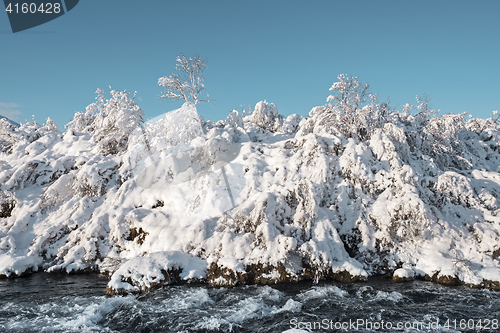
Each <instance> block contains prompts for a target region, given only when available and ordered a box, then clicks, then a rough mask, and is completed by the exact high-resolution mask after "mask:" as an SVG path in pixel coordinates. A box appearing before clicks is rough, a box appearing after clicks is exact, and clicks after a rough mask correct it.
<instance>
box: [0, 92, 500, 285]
mask: <svg viewBox="0 0 500 333" xmlns="http://www.w3.org/2000/svg"><path fill="white" fill-rule="evenodd" d="M112 95H113V96H112V98H111V99H109V100H106V99H105V98H104V95H103V94H102V93H100V94H99V96H98V100H97V101H96V103H94V104H92V105H90V106H89V107H88V108H87V111H86V112H85V113H77V114H76V115H75V118H74V120H73V121H72V122H70V123H69V124H68V125H67V129H66V130H64V131H60V130H58V129H57V127H56V126H55V124H54V123H53V122H52V121H51V120H50V119H49V120H48V121H47V124H45V125H44V126H41V125H39V124H37V123H35V122H29V123H26V124H22V125H21V126H20V127H19V128H16V127H13V126H12V125H11V124H9V123H7V122H6V121H4V120H1V119H0V148H1V149H0V150H1V152H0V156H1V159H0V184H1V185H0V275H1V276H4V277H13V276H21V275H23V274H28V273H31V272H36V271H39V270H45V271H49V272H68V273H70V272H82V271H97V272H101V273H104V274H109V275H110V283H109V287H108V291H109V292H110V293H116V292H137V291H141V290H147V289H149V288H151V287H152V286H155V285H161V284H168V283H173V282H176V281H181V280H187V281H204V282H207V283H210V284H212V285H221V286H232V285H236V284H243V283H277V282H289V281H298V280H301V279H314V280H320V279H336V280H339V281H349V282H350V281H358V280H363V279H366V278H367V277H369V276H371V275H375V274H391V275H392V274H393V272H394V271H396V272H397V273H396V274H395V275H394V278H395V280H408V279H412V278H413V277H426V278H427V279H431V280H434V281H437V282H441V283H447V284H457V283H465V284H469V285H479V286H485V287H491V288H498V286H500V283H499V281H500V263H499V259H498V257H499V255H500V242H499V236H500V214H499V213H500V210H499V202H498V200H499V197H500V173H499V166H500V159H499V158H500V154H499V150H498V148H499V144H500V141H499V139H500V137H499V135H498V129H499V125H498V124H497V122H496V119H495V118H490V119H470V120H467V121H466V120H465V119H464V118H463V116H462V115H451V114H450V115H444V116H440V117H435V116H432V115H430V116H429V115H428V114H425V112H424V113H423V112H420V113H417V114H412V112H409V111H407V110H404V111H401V112H392V113H389V114H386V115H384V116H383V117H382V116H381V115H377V113H376V112H375V111H376V110H375V109H373V105H372V109H371V114H372V115H375V116H376V117H377V118H376V122H371V123H370V122H368V121H366V120H367V119H368V120H370V119H372V120H373V119H374V118H366V117H365V118H362V119H361V123H362V124H364V127H363V128H362V130H360V128H359V125H357V129H356V131H355V132H352V131H351V132H349V131H350V130H349V129H348V128H347V127H346V128H342V127H341V126H340V125H341V124H342V121H344V120H345V119H343V118H339V117H341V115H342V114H341V113H339V112H337V111H338V109H336V108H335V107H330V108H328V107H317V108H314V109H313V110H312V111H311V113H310V115H309V117H301V116H297V115H292V116H289V117H287V118H285V117H283V116H281V115H279V114H278V111H277V108H276V107H275V106H274V105H272V104H269V103H267V102H259V103H258V104H257V105H256V107H255V110H254V112H253V113H251V114H243V115H241V114H239V113H238V112H236V111H233V112H232V113H231V114H230V115H229V116H228V117H227V119H225V120H221V121H219V122H217V123H213V122H210V121H208V122H205V121H203V120H202V119H201V118H200V117H198V115H197V112H196V109H195V108H194V107H193V106H192V105H189V104H185V105H184V106H183V107H182V108H181V109H179V110H177V111H176V112H174V113H171V114H167V115H166V116H165V117H163V118H162V119H158V120H156V121H152V122H148V123H144V122H143V120H142V115H143V113H142V111H141V110H140V108H139V107H138V106H137V105H136V104H135V102H134V101H133V98H131V97H130V96H129V94H128V93H126V92H112ZM368 107H369V106H368ZM362 110H364V109H362ZM374 110H375V111H374ZM417 111H418V110H417ZM361 114H362V113H361V112H359V111H358V116H360V115H361ZM363 119H364V120H365V121H364V123H363Z"/></svg>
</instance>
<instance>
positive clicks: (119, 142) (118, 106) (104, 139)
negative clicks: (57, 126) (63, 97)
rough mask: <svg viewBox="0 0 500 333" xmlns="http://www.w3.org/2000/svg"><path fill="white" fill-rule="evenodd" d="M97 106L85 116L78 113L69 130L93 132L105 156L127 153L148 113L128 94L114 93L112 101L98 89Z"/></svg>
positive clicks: (86, 112)
mask: <svg viewBox="0 0 500 333" xmlns="http://www.w3.org/2000/svg"><path fill="white" fill-rule="evenodd" d="M96 93H97V97H96V100H97V101H96V102H94V103H92V104H90V105H89V106H87V108H86V111H85V113H82V112H77V113H76V114H75V116H74V118H73V120H72V121H70V122H69V123H68V124H67V125H66V127H69V128H74V129H75V130H76V131H78V132H93V133H94V138H95V140H96V142H97V147H98V151H99V153H100V154H103V155H110V154H118V153H121V152H123V151H125V150H126V149H127V146H128V139H129V136H130V134H131V133H132V132H133V131H134V130H135V129H136V128H137V127H140V126H142V125H141V124H142V123H143V122H144V120H143V118H142V117H143V116H144V112H143V111H142V110H141V108H140V107H139V106H138V105H137V104H136V103H135V101H134V98H135V95H134V96H132V97H131V96H130V93H129V92H127V91H115V90H111V98H110V99H109V100H108V99H106V98H105V97H104V91H103V90H101V89H97V91H96Z"/></svg>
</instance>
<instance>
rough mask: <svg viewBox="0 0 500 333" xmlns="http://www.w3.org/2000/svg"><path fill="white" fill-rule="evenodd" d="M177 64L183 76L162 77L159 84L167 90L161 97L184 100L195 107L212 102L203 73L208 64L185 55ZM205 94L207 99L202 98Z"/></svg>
mask: <svg viewBox="0 0 500 333" xmlns="http://www.w3.org/2000/svg"><path fill="white" fill-rule="evenodd" d="M176 62H177V65H176V66H175V69H176V71H178V72H179V73H180V74H181V76H179V75H178V74H175V73H172V75H170V76H164V77H161V78H160V79H159V80H158V84H159V85H160V86H162V87H165V88H167V90H166V91H164V92H163V95H160V97H161V98H165V99H169V100H179V99H184V100H185V101H186V102H189V103H193V104H194V105H196V104H198V102H210V100H209V99H208V93H207V92H206V90H205V85H204V84H203V80H204V78H203V71H204V70H205V69H206V68H207V62H206V61H205V60H203V59H201V58H200V56H198V55H195V56H194V57H193V58H186V56H185V55H184V54H181V55H180V56H178V57H177V59H176ZM203 92H204V93H205V94H206V96H207V98H200V95H201V94H202V93H203Z"/></svg>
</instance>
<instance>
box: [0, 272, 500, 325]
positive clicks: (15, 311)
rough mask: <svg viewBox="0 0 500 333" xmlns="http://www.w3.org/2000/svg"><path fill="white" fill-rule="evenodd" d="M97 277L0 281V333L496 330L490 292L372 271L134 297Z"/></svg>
mask: <svg viewBox="0 0 500 333" xmlns="http://www.w3.org/2000/svg"><path fill="white" fill-rule="evenodd" d="M106 283H107V280H106V279H103V278H102V277H99V276H96V275H77V276H75V275H72V276H63V275H49V274H45V273H40V274H34V275H32V276H30V277H26V278H17V279H8V280H0V331H1V332H285V331H288V332H309V331H313V332H334V331H343V332H368V331H373V332H497V331H500V329H498V319H500V293H497V292H493V291H489V290H478V289H471V288H467V287H445V286H440V285H437V284H433V283H430V282H425V281H414V282H410V283H404V284H395V283H393V282H391V281H390V280H386V279H383V278H374V279H371V280H370V281H369V282H366V283H355V284H340V283H333V282H329V283H319V284H316V285H313V284H312V283H298V284H287V285H273V286H243V287H237V288H214V287H208V286H205V285H179V286H170V287H164V288H162V289H158V290H154V291H152V292H149V293H146V294H143V295H135V296H132V295H130V296H106V295H104V293H103V290H104V288H105V287H106ZM438 320H439V326H437V323H438V322H437V321H438ZM447 320H449V321H448V326H446V327H445V325H446V321H447ZM479 320H481V322H479ZM382 321H383V323H382ZM370 323H371V326H370ZM389 323H390V325H392V329H390V327H389ZM398 323H400V327H401V328H403V329H402V330H398V327H397V324H398ZM472 324H474V328H472ZM314 325H316V326H314ZM356 325H357V326H356ZM401 325H402V326H401ZM405 325H406V328H407V329H406V330H405V329H404V326H405ZM410 325H411V327H412V328H410ZM461 325H462V327H463V328H464V327H465V328H464V329H461V328H460V326H461ZM342 327H343V328H344V329H342ZM370 327H371V329H370ZM299 328H300V329H302V330H299ZM336 328H337V329H336Z"/></svg>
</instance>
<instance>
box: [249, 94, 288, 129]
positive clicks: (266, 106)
mask: <svg viewBox="0 0 500 333" xmlns="http://www.w3.org/2000/svg"><path fill="white" fill-rule="evenodd" d="M249 119H250V121H251V122H252V123H254V124H256V125H257V126H259V127H261V128H263V129H266V130H268V131H270V132H275V131H276V130H278V129H279V128H280V127H281V125H282V123H283V116H281V115H280V114H278V108H277V107H276V105H274V104H272V103H268V102H267V101H260V102H259V103H257V104H256V105H255V110H254V112H253V113H252V114H251V115H250V116H249Z"/></svg>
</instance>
